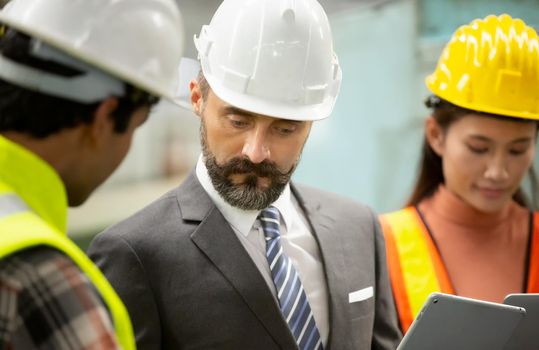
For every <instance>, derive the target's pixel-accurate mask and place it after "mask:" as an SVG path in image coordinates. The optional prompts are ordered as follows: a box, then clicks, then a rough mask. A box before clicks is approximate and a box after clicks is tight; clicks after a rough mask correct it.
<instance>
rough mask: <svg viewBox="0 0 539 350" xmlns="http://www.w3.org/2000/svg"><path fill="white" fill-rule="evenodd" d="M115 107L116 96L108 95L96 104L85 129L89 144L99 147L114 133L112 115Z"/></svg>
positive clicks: (116, 107) (116, 106)
mask: <svg viewBox="0 0 539 350" xmlns="http://www.w3.org/2000/svg"><path fill="white" fill-rule="evenodd" d="M117 109H118V99H117V98H116V97H108V98H106V99H104V100H103V101H101V103H100V104H99V105H98V107H97V108H96V110H95V112H94V118H93V120H92V122H91V123H89V124H88V125H87V126H86V130H85V139H86V141H87V143H88V144H89V145H90V146H92V147H100V146H101V145H102V144H103V142H104V141H105V140H106V139H107V138H108V137H109V136H110V135H111V134H113V133H114V119H113V117H112V115H113V114H114V112H116V110H117Z"/></svg>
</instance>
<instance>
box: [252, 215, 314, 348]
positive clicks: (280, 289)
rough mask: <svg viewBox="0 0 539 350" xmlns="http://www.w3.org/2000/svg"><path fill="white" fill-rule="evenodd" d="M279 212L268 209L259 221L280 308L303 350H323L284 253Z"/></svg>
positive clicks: (292, 267)
mask: <svg viewBox="0 0 539 350" xmlns="http://www.w3.org/2000/svg"><path fill="white" fill-rule="evenodd" d="M279 217H280V215H279V210H278V209H277V208H275V207H269V208H267V209H264V210H262V212H261V213H260V215H259V216H258V218H259V219H260V222H261V224H262V228H263V229H264V236H265V238H266V257H267V259H268V263H269V266H270V270H271V277H272V278H273V283H274V284H275V289H276V290H277V297H278V299H279V306H280V308H281V312H282V313H283V316H284V318H285V319H286V322H287V323H288V327H289V328H290V331H291V332H292V334H293V335H294V338H295V339H296V342H297V344H298V346H299V348H300V349H301V350H311V349H316V350H321V349H323V346H322V340H321V339H320V333H319V332H318V327H316V322H315V320H314V316H313V313H312V311H311V306H310V305H309V301H308V300H307V295H306V294H305V291H304V290H303V285H302V284H301V281H300V279H299V275H298V272H297V271H296V269H295V268H294V265H292V261H291V260H290V258H289V257H288V256H286V255H285V254H284V252H283V247H282V246H281V235H280V231H279V224H280V219H279Z"/></svg>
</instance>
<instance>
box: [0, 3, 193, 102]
mask: <svg viewBox="0 0 539 350" xmlns="http://www.w3.org/2000/svg"><path fill="white" fill-rule="evenodd" d="M0 22H1V23H3V24H5V25H7V26H8V27H10V28H13V29H15V30H17V31H20V32H22V33H24V34H27V35H29V36H30V37H32V38H34V39H37V41H38V42H40V43H43V44H44V45H42V47H41V46H40V45H37V46H38V48H37V49H35V50H34V51H35V53H36V54H37V55H41V56H43V55H45V56H49V57H53V58H57V59H59V60H60V61H63V62H64V63H73V62H74V61H76V60H80V61H81V62H84V64H85V65H86V66H87V67H93V68H94V71H92V72H91V73H92V75H93V80H94V81H97V80H102V81H101V83H102V84H101V85H106V84H110V85H111V86H113V85H114V83H113V82H112V80H113V79H114V78H116V79H119V80H121V81H124V82H127V83H130V84H132V85H134V86H136V87H138V88H140V89H142V90H144V91H147V92H149V93H151V94H154V95H157V96H162V97H166V98H170V99H172V98H173V97H174V94H175V92H176V91H177V88H178V73H177V70H178V66H179V62H180V59H181V54H182V49H183V30H182V21H181V16H180V12H179V10H178V8H177V5H176V3H175V2H174V0H11V1H10V2H9V3H8V4H7V6H6V7H4V9H3V10H2V11H0ZM66 54H67V55H68V56H66ZM70 58H71V62H68V61H69V60H70ZM73 58H74V59H75V60H73ZM0 64H1V67H2V69H4V70H6V71H8V73H6V74H4V75H5V77H7V78H8V79H7V80H9V81H14V80H15V81H17V80H20V81H21V83H22V84H23V85H25V84H26V85H32V84H34V83H36V81H37V80H38V79H36V78H32V74H29V73H28V72H30V71H29V70H27V74H26V75H25V76H24V74H23V73H24V69H22V68H21V66H17V64H16V62H8V60H7V59H6V58H3V59H2V62H0ZM84 64H83V65H84ZM79 68H80V65H79ZM95 68H97V70H99V71H102V72H104V73H106V74H101V75H102V76H98V74H97V75H96V70H95ZM88 70H90V71H91V68H89V69H85V71H88ZM1 74H2V73H1V72H0V75H1ZM4 75H3V76H2V77H4ZM106 75H110V76H109V78H108V79H109V82H105V83H103V81H104V80H103V79H102V78H103V77H104V76H106ZM96 76H97V78H96ZM104 79H107V78H106V77H105V78H104ZM32 80H33V81H32ZM85 83H86V84H85V88H89V87H91V86H92V83H91V82H89V81H86V82H85ZM59 85H61V82H60V84H59ZM72 85H76V83H74V84H72ZM116 85H117V84H116ZM66 86H69V84H68V85H66ZM46 89H47V88H46V86H43V90H46ZM60 89H61V88H60ZM65 89H66V88H65V87H64V90H65ZM95 89H96V88H94V90H95ZM115 89H116V88H114V87H111V89H110V90H111V92H114V91H115ZM51 90H53V88H51ZM57 90H58V88H57ZM75 90H76V89H75ZM80 90H81V92H80V93H79V92H77V91H75V92H71V93H72V94H74V95H76V94H81V95H82V94H83V93H84V91H85V90H84V88H81V89H80ZM54 92H58V91H54ZM66 94H67V95H69V92H67V93H66ZM60 95H62V94H61V93H60ZM80 97H81V98H82V96H80Z"/></svg>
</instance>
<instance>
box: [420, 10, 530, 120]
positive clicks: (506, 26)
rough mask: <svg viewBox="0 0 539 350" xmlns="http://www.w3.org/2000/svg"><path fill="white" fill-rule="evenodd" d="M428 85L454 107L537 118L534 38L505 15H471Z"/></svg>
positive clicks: (454, 35) (525, 27)
mask: <svg viewBox="0 0 539 350" xmlns="http://www.w3.org/2000/svg"><path fill="white" fill-rule="evenodd" d="M425 82H426V84H427V87H428V88H429V90H430V91H431V92H432V93H434V94H435V95H437V96H439V97H440V98H442V99H444V100H446V101H449V102H451V103H453V104H455V105H457V106H459V107H464V108H467V109H472V110H475V111H480V112H486V113H492V114H498V115H503V116H511V117H517V118H525V119H534V120H539V38H538V36H537V32H536V31H535V30H534V29H533V28H531V27H529V26H527V25H526V24H525V23H524V22H523V21H522V20H520V19H513V18H511V17H510V16H509V15H505V14H504V15H501V16H498V17H497V16H488V17H486V18H484V19H476V20H474V21H473V22H471V23H470V24H468V25H464V26H462V27H460V28H459V29H457V31H456V32H455V33H454V34H453V37H452V38H451V40H450V41H449V43H448V44H447V45H446V47H445V48H444V50H443V52H442V55H441V57H440V59H439V61H438V66H437V67H436V70H435V71H434V73H432V74H431V75H429V76H428V77H427V78H426V80H425Z"/></svg>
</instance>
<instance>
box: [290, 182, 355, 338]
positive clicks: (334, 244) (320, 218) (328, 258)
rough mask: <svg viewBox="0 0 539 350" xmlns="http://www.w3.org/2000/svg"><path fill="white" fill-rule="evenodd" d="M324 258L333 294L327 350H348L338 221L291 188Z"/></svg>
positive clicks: (345, 294)
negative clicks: (337, 230) (337, 228)
mask: <svg viewBox="0 0 539 350" xmlns="http://www.w3.org/2000/svg"><path fill="white" fill-rule="evenodd" d="M291 189H292V193H293V194H294V196H295V197H296V199H297V201H298V203H299V205H300V207H301V208H302V209H303V211H304V213H305V217H306V219H307V221H308V222H309V224H310V225H311V230H312V232H313V234H314V236H315V238H316V240H317V242H318V245H319V247H320V251H321V254H322V262H323V265H324V274H325V276H326V284H327V288H328V292H329V299H330V300H329V318H330V320H329V324H330V332H329V339H328V345H327V346H326V349H346V348H349V347H350V346H351V344H349V341H347V339H350V333H349V332H350V329H349V328H348V324H349V322H348V310H349V307H348V304H347V301H348V294H347V293H348V291H347V289H346V285H347V284H346V275H345V274H346V266H345V263H344V258H343V257H344V250H343V242H341V241H340V236H339V234H338V232H335V229H336V223H335V219H334V218H332V217H329V216H328V215H326V214H325V211H324V210H322V203H320V202H319V201H317V200H316V199H314V198H309V199H308V200H306V199H307V198H303V197H302V196H301V194H300V193H299V190H298V188H297V187H296V186H293V185H292V186H291Z"/></svg>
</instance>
